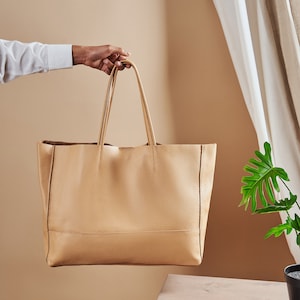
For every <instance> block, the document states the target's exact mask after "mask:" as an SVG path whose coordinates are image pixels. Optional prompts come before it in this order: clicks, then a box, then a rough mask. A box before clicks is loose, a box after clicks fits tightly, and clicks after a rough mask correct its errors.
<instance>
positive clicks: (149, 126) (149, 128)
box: [98, 60, 156, 146]
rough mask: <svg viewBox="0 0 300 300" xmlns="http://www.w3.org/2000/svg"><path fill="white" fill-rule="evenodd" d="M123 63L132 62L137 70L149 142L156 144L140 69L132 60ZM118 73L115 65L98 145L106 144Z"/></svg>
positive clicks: (107, 92) (109, 82)
mask: <svg viewBox="0 0 300 300" xmlns="http://www.w3.org/2000/svg"><path fill="white" fill-rule="evenodd" d="M122 63H123V64H126V65H128V64H130V65H131V66H132V69H133V70H134V71H135V75H136V79H137V83H138V87H139V91H140V98H141V104H142V109H143V115H144V123H145V127H146V134H147V139H148V144H149V145H156V139H155V135H154V130H153V126H152V121H151V117H150V113H149V108H148V104H147V100H146V96H145V92H144V88H143V85H142V81H141V78H140V75H139V72H138V69H137V67H136V65H135V64H134V63H133V62H132V61H129V60H124V61H122ZM117 75H118V68H117V67H114V68H113V70H112V72H111V74H110V78H109V81H108V87H107V91H106V96H105V104H104V111H103V117H102V124H101V127H100V133H99V138H98V145H101V146H103V145H104V138H105V135H106V130H107V125H108V120H109V116H110V111H111V105H112V100H113V96H114V92H115V86H116V80H117Z"/></svg>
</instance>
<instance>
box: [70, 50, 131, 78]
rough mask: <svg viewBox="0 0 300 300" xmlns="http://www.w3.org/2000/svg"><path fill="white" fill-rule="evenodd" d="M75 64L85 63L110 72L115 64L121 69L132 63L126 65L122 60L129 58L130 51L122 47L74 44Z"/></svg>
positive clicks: (107, 72) (128, 66)
mask: <svg viewBox="0 0 300 300" xmlns="http://www.w3.org/2000/svg"><path fill="white" fill-rule="evenodd" d="M72 55H73V65H78V64H83V65H86V66H88V67H91V68H95V69H98V70H101V71H103V72H105V73H106V74H108V75H109V74H110V73H111V70H112V69H113V67H114V66H116V67H117V68H118V69H119V70H123V69H124V68H125V67H127V68H130V65H124V64H122V63H121V61H122V60H125V59H127V58H128V56H129V55H130V53H128V52H126V51H125V50H123V49H122V48H120V47H115V46H111V45H104V46H76V45H73V46H72Z"/></svg>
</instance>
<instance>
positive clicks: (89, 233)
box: [49, 229, 197, 236]
mask: <svg viewBox="0 0 300 300" xmlns="http://www.w3.org/2000/svg"><path fill="white" fill-rule="evenodd" d="M49 232H54V233H61V234H70V235H72V234H73V235H88V236H96V235H116V234H137V233H141V234H146V233H193V232H194V233H197V231H195V230H188V229H186V230H185V229H178V230H177V229H174V230H145V231H114V232H105V231H101V232H76V231H60V230H49Z"/></svg>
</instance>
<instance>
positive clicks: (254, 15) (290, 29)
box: [213, 0, 300, 262]
mask: <svg viewBox="0 0 300 300" xmlns="http://www.w3.org/2000/svg"><path fill="white" fill-rule="evenodd" d="M213 1H214V4H215V7H216V10H217V13H218V15H219V18H220V21H221V25H222V27H223V31H224V35H225V38H226V41H227V45H228V49H229V51H230V54H231V58H232V61H233V64H234V67H235V70H236V73H237V77H238V80H239V83H240V86H241V90H242V93H243V96H244V100H245V103H246V106H247V109H248V111H249V114H250V116H251V120H252V122H253V124H254V128H255V130H256V133H257V138H258V143H259V147H260V150H263V143H264V142H265V141H268V142H270V143H271V145H272V148H273V159H274V164H275V165H277V166H279V167H283V168H284V169H286V171H287V172H288V174H289V177H290V180H291V181H290V183H289V187H290V189H291V190H292V191H293V193H294V194H297V195H298V198H299V200H300V180H299V179H300V152H299V150H300V138H299V137H300V134H299V122H298V121H299V120H300V71H299V70H300V64H299V62H300V49H299V40H298V32H297V30H298V28H299V27H297V26H298V23H297V21H298V20H297V15H296V12H294V13H293V5H294V6H297V5H299V0H293V1H291V0H250V1H247V0H226V1H224V0H213ZM299 13H300V12H299ZM297 116H298V117H297ZM245 138H247V132H245ZM294 212H296V211H294ZM294 212H292V215H293V214H294ZM297 213H299V212H297ZM281 217H282V219H284V220H285V217H286V215H285V214H284V213H281ZM275 225H277V224H274V226H275ZM287 241H288V244H289V248H290V250H291V253H292V255H293V256H294V258H295V261H296V262H300V249H299V247H298V246H297V245H296V242H295V235H294V234H291V235H288V236H287Z"/></svg>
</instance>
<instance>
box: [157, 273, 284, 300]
mask: <svg viewBox="0 0 300 300" xmlns="http://www.w3.org/2000/svg"><path fill="white" fill-rule="evenodd" d="M202 299H204V300H288V299H289V298H288V291H287V287H286V283H285V282H274V281H260V280H247V279H233V278H220V277H205V276H191V275H173V274H169V275H168V277H167V279H166V281H165V283H164V286H163V288H162V290H161V293H160V294H159V296H158V300H202Z"/></svg>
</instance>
